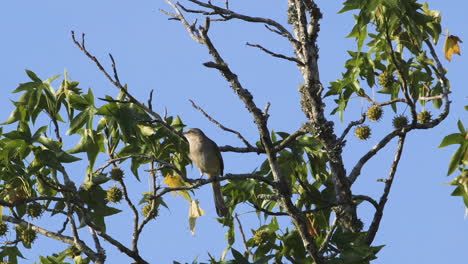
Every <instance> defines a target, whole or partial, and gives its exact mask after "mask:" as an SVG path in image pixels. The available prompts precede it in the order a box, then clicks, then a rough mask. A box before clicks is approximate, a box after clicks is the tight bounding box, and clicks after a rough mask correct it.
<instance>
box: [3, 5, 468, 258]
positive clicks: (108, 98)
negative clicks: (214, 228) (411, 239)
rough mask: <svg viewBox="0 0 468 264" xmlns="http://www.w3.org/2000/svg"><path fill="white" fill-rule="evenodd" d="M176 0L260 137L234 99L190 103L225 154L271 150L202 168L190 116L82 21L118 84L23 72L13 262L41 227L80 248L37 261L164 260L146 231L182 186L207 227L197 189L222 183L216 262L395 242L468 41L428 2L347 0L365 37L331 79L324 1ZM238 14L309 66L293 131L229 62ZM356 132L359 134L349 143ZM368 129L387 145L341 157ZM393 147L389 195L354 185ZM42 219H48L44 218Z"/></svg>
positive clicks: (351, 251)
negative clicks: (266, 4)
mask: <svg viewBox="0 0 468 264" xmlns="http://www.w3.org/2000/svg"><path fill="white" fill-rule="evenodd" d="M166 2H167V4H168V8H167V9H165V10H162V14H160V15H164V16H167V18H169V19H170V20H174V21H172V23H177V24H179V26H180V27H181V28H183V29H185V31H186V32H187V34H188V36H190V37H191V38H192V39H193V40H194V41H195V42H196V43H198V44H200V45H201V46H202V47H204V48H205V49H206V52H207V54H208V55H209V59H208V60H207V61H202V62H201V63H203V65H204V66H205V67H206V68H208V69H210V70H212V71H214V72H217V73H218V74H219V75H220V76H221V77H222V78H224V79H225V81H226V82H227V84H228V85H229V87H230V88H229V89H230V90H231V92H232V93H233V94H234V95H235V96H236V97H237V99H238V100H239V101H240V102H241V104H242V105H243V106H244V107H245V109H247V111H248V112H249V114H250V116H251V120H246V121H245V122H246V124H247V123H248V124H249V125H250V124H251V123H252V120H253V124H254V125H255V129H256V135H257V136H256V138H255V140H253V141H252V140H250V139H248V138H247V137H244V136H243V134H242V133H241V132H238V129H233V128H230V127H229V126H227V125H225V124H223V123H222V122H219V121H218V120H217V117H218V116H219V115H221V114H222V111H237V110H231V109H222V110H220V111H219V113H209V112H208V111H206V110H205V109H204V108H202V107H200V106H199V105H197V103H196V102H195V101H191V104H192V106H193V107H194V108H195V109H197V110H198V111H199V112H200V113H201V114H202V115H203V116H205V117H206V118H207V119H208V120H209V121H211V122H212V123H213V124H214V125H215V126H218V127H219V128H220V129H221V130H223V131H225V132H227V133H233V134H234V135H235V136H237V137H238V138H239V140H240V141H239V142H241V144H242V145H223V143H222V142H218V145H219V149H220V150H221V151H222V152H223V153H227V152H230V153H237V154H238V155H241V157H242V158H245V159H247V158H249V157H250V156H248V155H249V154H255V155H257V157H259V159H260V162H259V163H258V164H257V166H256V169H254V170H247V169H246V168H242V169H243V171H241V172H239V173H233V172H231V171H225V174H224V175H221V176H220V177H218V178H210V179H206V178H195V177H193V176H192V177H191V175H189V173H188V170H187V168H188V166H189V165H190V164H191V160H190V157H189V155H188V153H189V151H188V144H187V142H186V139H185V138H184V136H183V134H182V132H183V131H185V130H186V129H187V125H186V124H185V123H184V116H183V115H181V114H180V115H178V114H175V115H170V114H168V113H167V112H162V111H161V112H159V111H158V110H156V109H157V108H156V107H154V105H153V104H154V101H155V100H154V99H155V98H156V100H157V91H156V92H155V93H153V91H149V90H148V94H149V96H148V99H147V100H142V99H139V98H137V97H136V96H135V95H134V92H133V90H132V89H133V88H132V86H131V84H126V82H125V80H123V78H122V77H121V76H120V75H119V66H118V65H117V64H116V60H115V59H114V56H115V57H117V56H118V55H117V54H114V56H113V55H110V56H109V61H110V64H111V66H110V67H107V66H106V65H107V63H104V62H103V61H102V60H101V59H98V57H100V56H98V55H96V54H94V52H93V51H92V47H93V44H92V43H91V42H87V41H86V38H85V34H78V33H75V32H73V31H72V32H71V36H72V40H73V44H74V45H75V46H76V48H77V49H78V50H80V51H81V52H82V53H83V56H84V57H86V58H88V59H89V60H90V62H92V64H94V65H95V66H96V70H97V71H99V72H100V73H102V74H103V76H104V77H105V78H106V79H107V80H108V81H109V82H110V83H111V84H112V86H113V87H114V88H115V92H114V93H112V94H104V93H101V92H97V91H96V89H94V88H87V89H85V88H83V86H82V84H80V83H79V82H77V81H75V80H72V79H71V78H69V76H68V73H67V72H65V74H64V75H63V76H59V75H57V76H52V77H50V78H40V77H39V76H38V75H36V73H35V72H34V71H31V70H26V74H27V77H28V78H29V79H28V80H27V81H26V82H23V83H21V84H20V85H19V86H18V87H17V88H16V89H15V90H13V93H15V94H18V96H19V99H18V100H15V101H14V102H13V105H14V110H13V111H12V113H11V115H10V116H9V118H8V119H7V120H6V121H5V122H4V123H3V124H2V127H1V128H0V157H1V159H0V171H1V173H0V179H1V184H2V185H1V189H0V190H1V192H0V196H1V198H2V199H1V200H0V205H2V206H3V207H6V208H7V209H8V210H5V211H4V213H3V215H2V222H1V223H0V234H2V233H3V234H7V233H13V232H14V234H15V235H14V236H13V237H12V236H9V238H8V239H7V241H6V242H5V243H4V245H3V246H2V248H1V252H0V257H3V260H4V261H8V263H18V262H21V260H20V259H21V257H22V252H23V251H24V250H27V249H28V248H31V247H40V246H41V245H39V244H34V241H35V239H36V237H37V236H38V235H41V236H45V237H48V238H50V239H55V240H58V241H60V242H62V243H64V244H66V245H67V248H66V249H65V250H63V251H61V252H56V254H53V255H49V256H40V257H38V258H39V259H38V260H37V261H38V262H39V263H67V261H70V259H72V261H74V262H75V263H90V262H94V263H104V262H106V259H107V257H108V256H109V255H110V254H122V255H125V256H126V257H128V258H130V259H132V261H133V262H135V263H153V262H152V260H151V259H148V258H147V257H146V254H147V253H146V252H143V251H141V250H140V248H141V242H140V241H141V239H140V238H141V236H142V235H143V234H144V233H145V232H147V230H148V229H147V227H148V226H150V225H151V224H152V223H154V222H155V221H156V222H157V221H158V220H159V218H160V217H161V212H162V211H163V210H180V208H177V207H175V206H172V205H171V204H170V203H167V200H168V197H171V195H170V194H173V195H177V196H176V197H177V198H178V199H182V200H184V201H186V203H188V205H189V206H190V210H189V213H188V216H187V217H188V224H187V225H188V226H189V228H190V231H192V232H195V224H196V222H197V219H198V218H199V217H201V216H203V215H204V214H207V213H208V214H210V215H212V216H214V214H213V212H206V210H204V209H203V208H202V207H200V205H199V201H198V200H197V198H196V193H197V192H198V191H199V188H200V187H202V186H204V185H207V184H210V183H212V182H213V181H219V182H221V184H222V185H223V188H222V193H223V195H224V198H225V200H226V204H227V206H228V209H229V215H228V216H226V217H221V218H218V219H217V220H218V222H219V224H220V225H222V226H224V227H225V228H226V238H227V241H226V245H225V248H226V249H225V251H224V252H223V254H221V256H218V255H212V254H211V253H209V259H208V260H207V261H208V262H209V263H257V264H260V263H333V264H335V263H336V264H338V263H370V262H371V261H372V260H374V259H376V258H377V256H378V252H379V251H380V250H381V249H382V247H383V246H384V245H381V244H376V243H375V237H376V235H377V233H378V232H379V229H380V225H381V221H382V218H383V216H384V210H385V206H386V203H387V201H388V199H389V194H390V192H391V189H392V184H393V182H394V179H395V177H396V176H397V169H398V166H399V163H400V160H401V159H404V158H405V156H404V155H403V154H404V147H405V143H406V142H407V141H408V140H409V139H408V137H409V135H411V134H412V133H414V132H416V131H420V132H424V133H431V131H432V129H433V128H435V127H436V126H438V125H439V124H440V123H441V122H443V121H444V120H445V119H446V118H447V116H448V115H449V113H450V110H451V109H450V104H451V99H450V98H449V96H450V94H451V87H450V82H449V80H448V78H447V70H446V68H445V67H444V65H443V63H442V58H440V56H445V57H446V59H447V60H451V59H453V57H452V56H453V54H458V55H460V46H459V43H460V42H461V40H460V38H459V37H457V36H455V35H451V34H449V33H448V32H447V33H446V34H443V32H442V26H441V14H440V13H439V12H438V11H436V10H431V9H430V8H429V6H428V5H427V4H421V3H419V2H418V1H416V0H410V1H408V0H391V1H390V0H371V1H364V0H348V1H345V2H344V3H343V7H342V9H341V11H339V12H340V13H345V12H353V14H355V16H354V17H355V21H354V26H353V27H352V30H351V32H350V33H349V35H348V36H347V37H348V38H352V39H354V40H355V42H356V45H355V47H354V48H355V49H354V50H350V51H348V59H347V61H346V62H345V64H344V67H343V68H338V69H339V70H338V71H340V72H342V75H341V77H340V78H339V79H337V80H335V81H333V82H331V83H330V84H328V83H323V82H322V80H321V75H320V73H321V71H320V67H319V63H318V59H319V55H320V49H319V48H320V46H319V45H318V42H317V40H318V38H319V34H320V33H321V31H320V21H321V19H322V16H323V14H322V12H321V9H320V6H319V5H318V4H317V3H316V2H315V1H312V0H289V1H288V5H287V8H286V9H285V10H284V17H285V21H286V20H287V23H280V22H278V21H276V20H274V19H270V18H264V17H257V16H253V15H251V14H250V13H249V14H247V12H241V11H237V10H236V9H235V3H234V2H232V1H231V2H232V3H230V2H229V1H225V2H223V3H216V4H215V3H212V2H209V1H208V2H203V1H198V0H188V1H184V2H180V3H176V2H172V1H170V0H166ZM232 21H242V22H244V23H247V24H248V25H250V24H261V25H263V26H264V27H265V30H267V31H268V32H270V33H271V34H274V35H275V36H276V37H278V39H279V40H280V41H285V42H286V43H288V44H289V46H290V50H289V51H290V54H287V53H281V52H277V51H274V50H272V49H270V47H269V46H268V45H267V44H256V43H247V45H248V46H249V47H252V48H255V49H258V51H259V52H263V53H265V54H266V56H273V57H274V58H277V59H279V60H284V61H287V62H289V63H290V64H291V67H296V69H297V72H298V74H299V75H300V77H301V80H300V85H299V87H296V85H293V84H292V85H290V87H285V88H281V89H284V90H285V93H298V95H299V98H300V99H299V101H298V102H297V104H296V105H295V106H291V107H296V108H298V109H301V111H302V112H303V114H304V117H305V118H304V120H305V121H304V122H303V123H302V124H297V127H294V128H291V129H290V130H288V132H286V131H278V130H276V129H274V127H272V126H271V124H270V123H269V121H270V115H271V112H270V106H271V103H267V104H266V106H265V105H260V104H259V103H258V101H257V100H256V98H255V97H254V96H253V94H252V92H251V91H252V90H254V88H250V87H249V88H247V86H245V85H244V81H243V79H242V78H241V76H238V74H237V73H236V68H235V67H232V66H231V64H230V63H229V61H228V60H227V59H225V58H226V56H225V55H224V51H223V50H221V49H219V48H218V46H217V44H216V39H215V37H212V36H211V31H210V30H212V28H213V27H215V26H217V27H222V26H226V23H231V22H232ZM215 23H216V25H215ZM343 37H345V36H343ZM440 41H444V43H445V45H444V49H443V53H442V52H438V51H437V49H436V45H437V44H438V43H439V42H440ZM246 60H247V62H248V58H246ZM265 67H266V69H267V68H268V67H270V66H269V65H266V66H265ZM181 78H182V74H181ZM207 82H208V81H207ZM86 85H88V84H86ZM91 85H92V84H91ZM175 85H176V84H175ZM207 85H209V83H208V84H207ZM187 89H188V88H187ZM275 89H276V88H275ZM95 94H96V95H95ZM155 94H156V95H155ZM354 98H360V99H361V105H362V102H363V101H364V102H366V105H367V106H368V107H366V109H365V111H363V113H362V114H357V115H356V113H355V112H354V111H351V110H349V109H350V107H352V104H359V102H358V101H356V100H353V99H354ZM267 100H268V99H267ZM226 104H229V102H226ZM326 105H327V106H326ZM326 110H331V113H330V111H326ZM346 115H351V116H352V120H354V121H351V122H347V124H345V126H344V129H337V128H336V127H337V126H336V124H335V123H334V122H333V121H332V120H333V118H334V116H338V117H339V118H338V120H341V121H344V120H345V116H346ZM377 122H381V123H383V122H387V123H388V125H387V126H386V128H387V130H386V131H385V134H384V135H383V136H381V137H379V138H377V139H374V135H373V129H374V127H375V125H376V124H378V123H377ZM458 128H459V132H457V133H454V134H450V135H448V136H447V137H445V139H443V141H442V143H441V145H440V147H445V146H448V145H452V144H458V145H459V148H458V149H457V150H456V151H455V154H454V155H453V157H452V160H451V161H450V164H449V168H448V174H449V175H451V174H453V173H454V172H455V171H459V172H460V174H459V175H457V177H456V178H455V179H454V180H453V182H452V184H453V185H455V186H456V188H455V190H454V192H453V195H458V196H462V197H463V198H464V201H465V204H466V205H467V207H468V189H467V188H468V187H467V182H468V181H467V180H466V178H467V177H468V175H467V174H466V170H465V166H466V163H467V157H468V154H467V153H468V151H467V148H468V143H467V138H468V136H467V132H466V129H465V127H464V126H463V124H462V121H459V122H458ZM353 136H354V137H355V138H357V140H350V138H351V137H353ZM371 137H372V139H373V140H375V144H374V145H373V146H372V147H371V148H369V149H368V151H367V152H366V153H364V154H363V155H362V156H360V157H358V158H357V159H356V160H357V162H351V161H348V160H346V159H345V158H344V157H343V152H344V151H345V150H346V148H350V147H352V144H359V142H361V141H366V140H369V139H370V138H371ZM390 142H397V146H396V149H391V147H390V146H391V145H390ZM389 148H390V151H392V152H393V154H391V155H392V157H393V159H392V160H391V162H390V163H389V166H388V167H389V170H388V171H386V170H387V168H385V170H384V169H382V171H379V173H378V174H379V175H385V174H386V176H381V178H378V179H376V180H378V181H379V182H381V183H382V186H383V187H382V190H381V191H380V192H379V194H378V196H377V197H378V198H377V199H376V198H373V195H370V194H369V193H361V192H359V193H357V192H356V191H355V189H354V188H353V186H354V183H355V182H356V181H357V180H358V179H359V177H361V176H362V174H363V168H364V167H365V166H366V165H368V162H369V161H371V160H372V159H375V158H376V157H377V154H380V153H381V151H383V150H387V149H389ZM75 164H79V165H78V166H80V167H82V168H86V172H85V173H84V174H78V175H77V173H76V172H75V171H74V170H73V169H71V168H73V167H72V166H73V165H75ZM139 181H140V182H148V188H147V190H143V191H141V190H140V192H138V193H131V192H130V191H129V188H128V185H129V184H131V183H132V182H139ZM363 205H365V206H369V205H370V206H371V207H372V210H373V211H372V214H371V217H363V216H362V215H360V211H359V210H358V208H360V207H361V206H363ZM246 208H248V209H249V210H247V213H251V214H254V215H256V216H258V222H257V223H256V225H255V224H252V225H248V226H244V225H243V223H242V221H241V219H240V217H239V215H240V214H247V213H245V212H246ZM122 211H125V212H128V213H129V216H130V217H128V219H126V221H127V222H126V223H125V228H127V229H128V230H129V233H130V235H129V236H128V237H125V238H121V237H119V238H117V236H115V235H113V232H115V230H114V231H111V230H112V229H113V228H116V227H115V226H112V225H109V224H107V223H108V222H107V221H108V219H109V217H111V216H114V215H116V214H121V213H123V212H122ZM168 217H170V216H168ZM41 219H47V222H45V223H44V222H38V221H39V220H41ZM281 219H287V221H284V220H281ZM48 222H49V223H48ZM52 223H61V226H62V227H61V228H60V229H59V230H53V229H51V228H50V227H49V226H48V224H52ZM13 225H15V227H14V228H13ZM119 228H120V227H119ZM171 228H177V227H171ZM247 228H249V229H250V230H249V229H247ZM13 229H14V231H13ZM155 239H162V240H164V239H172V238H158V237H156V238H155ZM239 245H241V246H240V247H239ZM209 248H210V245H207V249H208V251H209ZM174 259H175V260H176V261H177V260H178V259H177V257H174ZM179 261H180V260H179ZM184 261H187V260H184ZM175 263H179V262H175ZM194 263H198V262H197V260H195V261H194ZM200 263H205V262H200Z"/></svg>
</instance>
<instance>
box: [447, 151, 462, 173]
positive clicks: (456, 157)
mask: <svg viewBox="0 0 468 264" xmlns="http://www.w3.org/2000/svg"><path fill="white" fill-rule="evenodd" d="M465 151H466V148H465V147H464V146H460V147H459V148H458V149H457V151H456V152H455V154H453V156H452V158H451V159H450V163H449V169H448V172H447V176H448V175H450V174H452V173H453V172H454V171H455V170H456V169H457V168H458V165H459V164H460V163H461V159H462V157H463V155H464V154H465Z"/></svg>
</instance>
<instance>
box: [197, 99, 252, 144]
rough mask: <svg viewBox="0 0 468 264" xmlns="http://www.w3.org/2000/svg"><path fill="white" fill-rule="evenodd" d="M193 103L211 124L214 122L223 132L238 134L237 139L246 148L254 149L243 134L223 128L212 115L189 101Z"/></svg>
mask: <svg viewBox="0 0 468 264" xmlns="http://www.w3.org/2000/svg"><path fill="white" fill-rule="evenodd" d="M189 101H190V102H191V103H192V106H193V107H194V108H195V109H197V110H198V111H200V112H201V113H202V114H203V115H204V116H205V117H206V118H207V119H208V120H210V121H211V122H213V123H214V124H216V125H217V126H218V127H219V128H221V129H222V130H224V131H228V132H231V133H233V134H236V135H237V137H238V138H239V139H240V140H241V141H242V142H243V143H244V144H245V146H247V148H254V146H252V145H251V144H250V143H249V142H248V141H247V140H246V139H245V138H244V137H243V136H242V135H241V133H239V132H237V131H235V130H233V129H230V128H227V127H225V126H223V125H222V124H221V123H219V122H218V121H216V120H215V119H214V118H212V117H211V116H210V115H208V114H207V113H206V112H205V111H204V110H203V109H202V108H201V107H199V106H198V105H196V104H195V102H194V101H193V100H189Z"/></svg>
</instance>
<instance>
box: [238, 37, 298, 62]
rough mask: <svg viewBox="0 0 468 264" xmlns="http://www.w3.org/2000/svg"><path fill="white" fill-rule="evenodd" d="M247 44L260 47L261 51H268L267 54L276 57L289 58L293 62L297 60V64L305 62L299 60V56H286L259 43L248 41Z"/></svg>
mask: <svg viewBox="0 0 468 264" xmlns="http://www.w3.org/2000/svg"><path fill="white" fill-rule="evenodd" d="M246 45H247V46H250V47H254V48H258V49H260V50H261V51H263V52H265V53H267V54H270V55H271V56H273V57H276V58H280V59H284V60H288V61H292V62H295V63H297V64H299V65H300V66H304V63H302V62H301V61H300V60H298V59H297V58H293V57H288V56H285V55H283V54H278V53H275V52H273V51H270V50H268V49H266V48H264V47H263V46H261V45H259V44H250V43H249V42H247V43H246Z"/></svg>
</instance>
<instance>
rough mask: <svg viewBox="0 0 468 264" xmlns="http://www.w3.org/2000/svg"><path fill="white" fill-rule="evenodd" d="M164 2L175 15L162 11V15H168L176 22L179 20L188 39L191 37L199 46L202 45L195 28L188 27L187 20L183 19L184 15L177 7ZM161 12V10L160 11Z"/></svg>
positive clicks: (168, 1)
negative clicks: (187, 34) (188, 36)
mask: <svg viewBox="0 0 468 264" xmlns="http://www.w3.org/2000/svg"><path fill="white" fill-rule="evenodd" d="M166 2H167V3H168V4H169V5H170V6H171V7H172V8H173V9H174V11H175V12H176V14H172V13H169V12H166V11H163V13H164V14H166V15H170V16H172V17H173V18H176V19H177V20H179V21H180V22H181V23H182V25H184V27H185V29H186V30H187V32H188V33H189V35H190V37H192V39H193V40H195V41H196V42H198V43H200V44H203V40H202V39H201V38H200V36H199V35H198V33H197V31H196V30H195V27H193V26H192V25H190V24H189V23H188V22H187V20H186V19H185V17H184V15H183V14H182V12H180V10H179V8H178V7H177V5H175V4H174V3H172V1H170V0H166ZM161 11H162V10H161Z"/></svg>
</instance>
